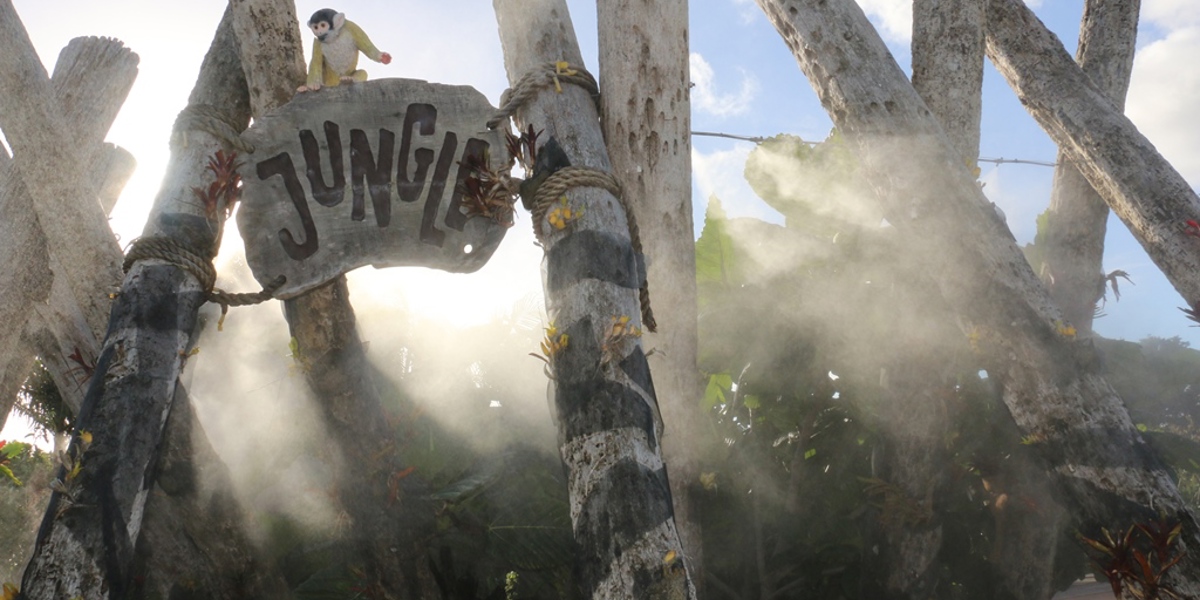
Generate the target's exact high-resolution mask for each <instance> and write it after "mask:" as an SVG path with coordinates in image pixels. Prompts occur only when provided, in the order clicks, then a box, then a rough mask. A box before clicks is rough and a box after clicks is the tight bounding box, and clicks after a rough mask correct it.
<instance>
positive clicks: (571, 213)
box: [546, 196, 583, 231]
mask: <svg viewBox="0 0 1200 600" xmlns="http://www.w3.org/2000/svg"><path fill="white" fill-rule="evenodd" d="M582 214H583V210H582V209H574V208H571V207H570V206H569V205H568V204H567V197H566V196H563V197H562V199H561V200H559V206H557V207H555V209H554V210H552V211H550V214H549V215H546V220H547V221H549V222H550V224H551V225H553V226H554V228H555V229H558V230H559V231H562V230H563V229H565V228H566V227H567V225H570V224H571V222H572V221H574V220H576V219H578V218H579V216H580V215H582Z"/></svg>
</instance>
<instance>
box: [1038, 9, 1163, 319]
mask: <svg viewBox="0 0 1200 600" xmlns="http://www.w3.org/2000/svg"><path fill="white" fill-rule="evenodd" d="M1140 8H1141V0H1088V1H1087V3H1086V4H1084V7H1083V23H1082V24H1081V25H1080V33H1079V48H1078V50H1077V51H1076V53H1075V59H1076V60H1077V61H1078V62H1079V67H1080V68H1081V69H1083V72H1084V73H1086V74H1087V75H1088V77H1089V78H1091V80H1092V83H1093V84H1095V85H1096V87H1097V88H1098V89H1099V90H1100V91H1101V92H1102V93H1103V94H1104V95H1105V97H1107V98H1108V99H1109V100H1110V101H1111V102H1112V104H1113V107H1114V108H1115V109H1116V110H1117V111H1118V112H1124V111H1125V93H1126V91H1128V90H1129V77H1130V74H1131V73H1132V72H1133V55H1134V46H1135V44H1136V42H1137V24H1138V11H1139V10H1140ZM1107 225H1108V205H1107V204H1105V203H1104V199H1103V198H1101V197H1100V195H1099V194H1097V193H1096V191H1095V190H1093V189H1092V186H1091V185H1090V184H1088V182H1087V180H1086V179H1084V177H1083V175H1082V174H1080V172H1079V169H1078V168H1076V167H1075V165H1074V164H1072V163H1071V157H1070V156H1068V155H1067V153H1066V152H1062V151H1060V152H1059V153H1058V167H1057V168H1056V169H1055V170H1054V187H1053V191H1052V193H1051V196H1050V212H1049V214H1048V215H1047V219H1046V231H1045V232H1044V236H1045V238H1044V240H1045V245H1046V247H1045V251H1044V255H1043V256H1044V257H1045V261H1046V262H1045V264H1044V265H1043V272H1042V280H1043V281H1045V282H1046V286H1047V287H1048V288H1050V296H1051V297H1052V298H1054V302H1055V303H1057V304H1058V306H1059V308H1061V309H1062V311H1063V317H1064V318H1065V319H1066V320H1067V322H1069V323H1071V324H1073V325H1074V326H1075V329H1076V330H1078V331H1079V332H1080V334H1082V335H1089V334H1091V332H1092V319H1093V317H1094V314H1095V313H1094V311H1095V308H1096V303H1097V302H1098V301H1099V300H1100V298H1102V297H1103V296H1104V234H1105V230H1106V228H1107Z"/></svg>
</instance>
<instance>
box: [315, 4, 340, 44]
mask: <svg viewBox="0 0 1200 600" xmlns="http://www.w3.org/2000/svg"><path fill="white" fill-rule="evenodd" d="M345 22H346V14H345V13H340V12H338V11H336V10H333V9H332V8H322V9H321V10H318V11H317V12H315V13H313V16H312V17H310V18H309V19H308V26H309V28H310V29H312V32H313V35H315V36H317V39H318V40H321V41H322V42H324V41H325V38H327V37H329V34H331V33H332V34H333V36H334V37H337V32H338V31H341V29H342V24H343V23H345Z"/></svg>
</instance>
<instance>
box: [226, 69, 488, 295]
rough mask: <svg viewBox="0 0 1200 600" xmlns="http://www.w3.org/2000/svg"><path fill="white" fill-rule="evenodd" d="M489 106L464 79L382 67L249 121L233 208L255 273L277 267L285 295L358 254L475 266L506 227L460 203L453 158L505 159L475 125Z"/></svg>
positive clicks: (273, 272)
mask: <svg viewBox="0 0 1200 600" xmlns="http://www.w3.org/2000/svg"><path fill="white" fill-rule="evenodd" d="M493 110H494V109H492V107H491V106H490V105H489V104H488V102H487V100H486V99H485V98H484V97H483V95H482V94H479V92H477V91H475V90H473V89H471V88H468V87H462V86H445V85H437V84H430V83H426V82H423V81H415V80H407V79H383V80H377V81H370V82H366V83H359V84H354V85H349V86H339V87H335V88H326V89H322V90H321V91H320V92H319V93H313V94H304V95H302V96H298V97H297V98H296V99H294V100H293V101H292V102H291V103H289V104H287V105H285V106H283V107H282V108H280V109H279V110H278V111H276V112H274V113H272V114H270V115H267V116H266V117H264V118H263V119H261V120H260V121H258V122H256V123H255V124H254V126H253V127H252V128H251V129H250V131H248V132H247V133H246V134H245V135H244V136H243V137H244V139H245V140H246V141H247V142H248V143H250V144H251V145H253V146H254V147H255V150H254V152H253V153H251V154H250V155H249V156H248V157H246V159H245V161H244V163H243V168H242V170H243V181H244V186H245V187H244V190H243V200H242V206H241V208H240V209H239V212H238V227H239V229H240V230H241V232H242V237H243V238H244V239H245V241H246V257H247V261H248V262H249V263H250V267H251V269H252V270H253V271H254V275H255V277H256V278H257V279H258V280H259V281H260V282H268V281H271V280H272V279H274V278H275V277H276V276H278V275H284V276H286V277H287V283H286V284H285V285H284V287H283V288H282V289H281V290H280V291H279V292H278V293H277V295H278V296H279V297H283V298H288V297H292V296H295V295H297V294H299V293H302V292H303V291H305V290H308V289H311V288H313V287H316V286H318V285H320V284H321V283H324V282H326V281H328V280H329V279H331V278H333V277H336V276H337V275H339V274H341V273H344V272H346V271H349V270H351V269H354V268H356V267H359V266H362V265H365V264H374V265H375V266H377V267H383V266H401V265H417V266H425V267H430V268H436V269H443V270H447V271H457V272H469V271H474V270H476V269H478V268H479V267H481V266H483V264H484V263H486V262H487V259H488V258H489V257H490V256H491V254H492V252H494V251H495V248H496V246H497V245H498V244H499V243H500V240H501V239H502V238H503V236H504V231H505V228H504V227H503V226H501V225H499V224H497V223H495V222H494V221H492V220H490V219H486V218H482V217H468V216H467V215H466V214H464V213H463V211H462V206H461V201H462V197H461V193H460V190H461V189H462V186H461V183H462V179H463V178H464V177H466V176H467V172H466V169H464V168H462V166H461V164H460V163H463V162H466V158H467V157H468V156H474V157H480V158H482V157H484V156H487V157H489V159H490V163H491V165H492V167H493V168H495V169H502V168H505V165H506V164H507V162H508V158H507V156H506V155H505V147H504V145H503V143H501V140H500V136H499V134H497V133H496V132H491V131H486V129H485V128H484V126H483V123H484V122H486V120H487V119H488V117H489V116H490V114H491V113H492V111H493ZM368 199H369V203H368ZM347 204H348V206H347ZM368 205H369V208H368ZM368 214H369V215H370V217H369V218H368Z"/></svg>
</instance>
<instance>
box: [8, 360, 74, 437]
mask: <svg viewBox="0 0 1200 600" xmlns="http://www.w3.org/2000/svg"><path fill="white" fill-rule="evenodd" d="M13 410H15V411H16V412H17V413H18V414H22V415H25V416H26V417H28V418H29V420H30V421H32V422H33V426H34V430H35V432H36V433H37V434H39V435H40V436H41V437H42V438H43V439H45V440H49V439H51V438H53V437H54V436H55V435H60V434H64V433H70V432H71V431H72V429H73V427H74V425H73V419H72V416H71V409H70V407H68V406H67V403H66V401H65V400H63V397H62V394H60V393H59V392H58V387H57V386H55V385H54V379H53V378H52V377H51V376H50V372H49V371H47V370H46V367H45V365H43V364H42V361H40V360H39V361H35V362H34V364H33V369H32V370H31V371H30V373H29V377H28V378H27V379H26V380H25V382H24V383H23V384H22V385H21V390H20V393H19V394H18V396H17V403H16V404H15V405H13Z"/></svg>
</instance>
